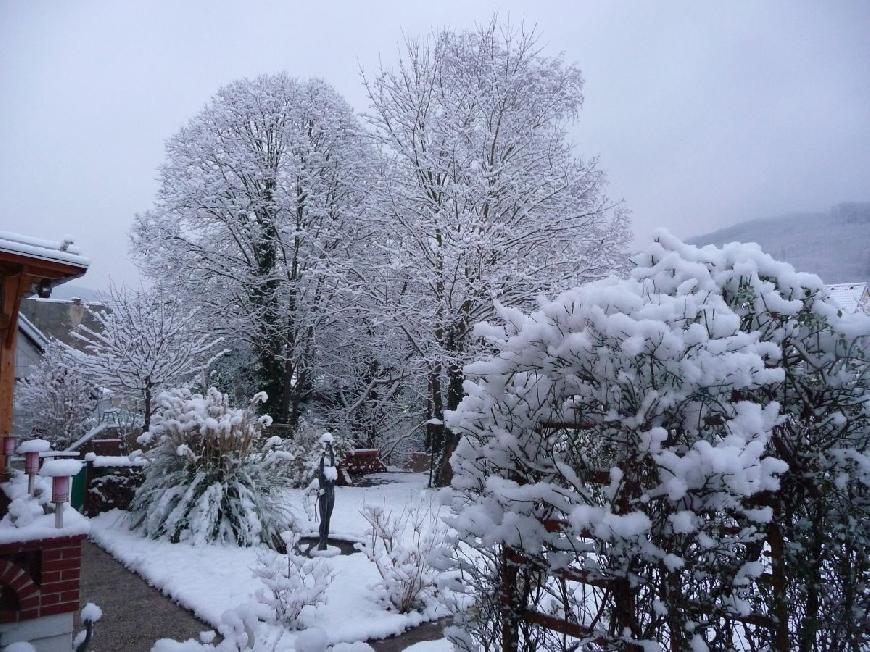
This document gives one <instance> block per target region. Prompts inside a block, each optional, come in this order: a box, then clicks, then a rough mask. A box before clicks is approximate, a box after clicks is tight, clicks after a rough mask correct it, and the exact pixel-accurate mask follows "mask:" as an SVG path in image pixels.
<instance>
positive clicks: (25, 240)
mask: <svg viewBox="0 0 870 652" xmlns="http://www.w3.org/2000/svg"><path fill="white" fill-rule="evenodd" d="M0 252H3V253H8V254H13V255H18V256H26V257H27V258H36V259H38V260H49V261H52V262H56V263H63V264H66V265H73V266H75V267H81V268H87V267H88V266H89V265H90V264H91V261H90V260H88V259H87V258H85V257H84V256H82V255H81V253H80V252H79V250H78V249H77V248H76V247H75V246H73V241H72V239H70V238H64V239H63V240H61V241H60V242H53V241H50V240H39V239H37V238H31V237H29V236H25V235H20V234H18V233H10V232H8V231H0Z"/></svg>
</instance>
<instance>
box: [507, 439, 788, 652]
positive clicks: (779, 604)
mask: <svg viewBox="0 0 870 652" xmlns="http://www.w3.org/2000/svg"><path fill="white" fill-rule="evenodd" d="M592 427H593V424H591V423H588V422H577V423H575V422H546V423H542V424H539V426H538V427H537V429H536V430H538V431H544V430H557V429H572V430H588V429H591V428H592ZM584 479H586V481H587V482H589V483H590V484H594V485H599V486H604V485H607V484H609V483H610V473H609V472H608V471H606V470H592V471H587V472H584ZM764 498H766V497H762V502H766V501H765V500H764ZM541 523H542V524H543V526H544V527H545V529H546V530H547V531H548V532H559V531H562V529H563V528H564V526H565V525H566V524H565V522H564V521H561V520H559V519H552V518H551V519H542V520H541ZM588 538H594V537H593V535H592V533H588ZM765 542H766V543H767V544H768V546H769V549H770V553H769V554H770V558H771V572H770V573H765V574H764V575H762V576H761V577H760V578H758V581H759V582H760V583H764V584H767V585H769V586H770V587H771V590H772V591H773V594H774V599H773V605H774V611H775V613H774V614H773V616H772V617H768V616H762V615H757V614H753V615H748V616H745V617H740V616H736V615H732V614H729V615H728V617H729V618H730V619H732V620H735V621H738V622H743V623H745V624H750V625H753V626H756V627H761V628H764V629H767V630H768V631H770V632H771V633H772V634H773V638H774V640H773V644H774V647H773V649H774V650H775V651H776V652H787V651H788V649H789V637H788V606H787V605H788V603H787V600H786V592H785V587H786V581H785V565H784V554H785V553H784V542H783V539H782V535H781V533H780V530H779V528H778V526H777V525H776V523H771V524H769V526H768V529H767V532H766V541H765ZM501 557H502V558H501V563H502V574H501V589H500V595H499V599H500V603H501V634H502V641H501V642H502V650H504V651H505V652H508V651H513V650H517V649H518V647H519V643H520V641H519V635H520V625H521V623H528V624H533V625H539V626H541V627H543V628H545V629H548V630H550V631H553V632H556V633H558V634H562V635H564V636H570V637H572V638H586V639H588V638H589V637H591V636H594V635H595V632H594V631H593V630H592V629H591V628H589V627H586V626H584V625H581V624H579V623H576V622H572V621H570V620H568V618H567V614H566V617H565V618H559V617H556V616H552V615H550V614H545V613H542V612H540V611H536V610H534V609H530V608H529V607H528V605H527V604H523V603H522V602H523V596H520V595H519V594H518V591H517V580H518V579H519V575H520V572H521V571H526V572H530V571H531V572H538V573H545V574H546V575H547V576H549V577H552V578H554V579H556V580H558V581H560V582H563V583H564V582H576V583H579V584H584V585H587V586H592V587H594V588H597V589H603V590H605V591H609V592H610V594H611V595H612V596H613V600H614V606H615V610H614V611H615V614H614V616H615V618H616V620H617V622H616V623H615V630H616V631H622V630H623V628H624V627H628V628H629V629H631V624H632V622H633V620H634V614H635V601H634V594H633V591H632V590H631V586H630V583H629V581H628V579H626V578H601V577H594V576H593V575H592V574H591V573H589V572H588V571H583V570H579V569H573V568H562V569H550V568H548V567H547V565H546V563H545V562H543V561H542V560H540V559H536V558H534V557H532V556H530V555H527V554H525V553H523V552H521V551H519V550H517V549H515V548H513V547H511V546H502V552H501ZM594 640H595V642H596V643H599V644H602V645H603V644H607V643H608V642H613V641H609V640H607V639H606V638H605V637H598V638H597V639H594ZM670 647H671V650H673V651H674V652H677V651H680V652H682V650H683V649H684V647H685V641H683V640H682V638H680V637H677V636H674V637H673V638H672V640H671V646H670ZM625 649H628V650H641V649H642V648H641V647H640V646H631V645H627V646H626V647H625Z"/></svg>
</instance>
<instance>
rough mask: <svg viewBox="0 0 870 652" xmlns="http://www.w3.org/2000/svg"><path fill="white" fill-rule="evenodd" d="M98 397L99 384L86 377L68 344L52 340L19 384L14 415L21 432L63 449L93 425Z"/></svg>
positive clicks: (99, 396)
mask: <svg viewBox="0 0 870 652" xmlns="http://www.w3.org/2000/svg"><path fill="white" fill-rule="evenodd" d="M100 398H101V392H100V390H99V388H98V387H97V386H96V385H95V384H94V383H92V382H91V381H90V380H89V379H88V378H86V377H85V375H84V374H83V373H82V371H81V369H80V368H79V366H78V364H77V363H76V361H75V359H74V358H73V356H72V355H71V354H70V351H69V348H68V347H67V346H66V345H64V344H63V343H61V342H58V341H57V340H52V341H51V342H50V343H49V345H48V348H47V349H46V351H45V355H43V356H42V358H41V359H40V361H39V364H38V365H36V367H35V368H34V369H33V371H32V372H31V373H30V374H29V375H28V376H27V378H25V379H23V380H22V381H20V383H19V385H18V389H17V391H16V397H15V400H16V406H15V408H16V412H17V414H16V419H17V420H19V421H20V427H21V430H22V432H27V433H32V434H36V435H39V436H40V437H43V438H44V439H47V440H49V441H50V442H51V443H52V444H53V445H54V446H55V447H56V448H57V449H59V450H63V449H65V448H66V447H67V446H69V445H70V444H71V443H73V442H74V441H76V440H77V439H78V438H79V437H81V436H82V435H84V434H85V433H87V432H88V431H89V430H90V429H91V428H92V427H93V426H94V425H96V423H97V409H98V407H99V403H100Z"/></svg>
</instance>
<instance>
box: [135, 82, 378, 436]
mask: <svg viewBox="0 0 870 652" xmlns="http://www.w3.org/2000/svg"><path fill="white" fill-rule="evenodd" d="M373 152H374V150H373V148H371V147H370V146H369V145H368V144H367V141H366V139H365V137H364V136H363V134H362V130H361V128H360V125H359V124H358V121H357V119H356V117H355V116H354V113H353V111H352V110H351V108H350V106H349V105H348V104H347V102H346V101H345V100H344V99H343V98H342V97H341V96H340V95H339V94H338V93H337V92H336V91H335V90H333V89H332V88H331V87H330V86H329V85H328V84H326V83H324V82H323V81H320V80H297V79H294V78H292V77H289V76H287V75H285V74H279V75H273V76H261V77H258V78H256V79H252V80H240V81H237V82H234V83H232V84H229V85H228V86H225V87H224V88H222V89H220V90H219V91H218V93H217V94H216V95H215V96H214V98H212V100H211V101H210V102H209V103H208V104H207V105H206V107H205V108H204V109H203V110H202V111H201V112H200V113H199V114H198V115H197V116H196V117H194V118H193V119H192V120H191V121H190V122H189V123H188V124H187V125H186V126H185V127H184V128H183V129H181V131H179V132H178V134H176V135H175V136H174V137H173V138H171V139H170V140H169V142H168V144H167V160H166V163H165V164H164V166H163V167H162V168H161V171H160V189H159V192H158V196H157V200H156V202H155V205H154V208H153V210H151V211H150V212H148V213H146V214H144V215H141V216H139V217H138V218H137V221H136V224H135V226H134V230H133V253H134V255H135V256H136V257H137V259H138V260H139V262H140V264H141V266H142V268H143V269H144V271H145V272H146V273H147V274H148V275H149V276H151V277H152V278H153V279H155V281H157V282H159V283H160V284H162V285H166V286H167V287H170V288H172V290H173V292H175V293H177V294H178V295H180V296H183V297H185V299H186V300H187V301H188V302H189V303H190V304H191V305H195V306H199V307H200V308H201V309H202V311H203V314H204V315H207V316H208V319H209V322H210V323H211V324H212V326H213V327H214V328H215V330H216V332H221V333H223V334H225V335H226V336H227V341H228V342H230V343H232V344H233V346H236V344H237V343H239V344H242V345H244V346H241V347H238V348H241V349H244V350H247V351H250V353H251V355H252V358H253V359H252V360H251V362H252V366H253V367H254V371H255V379H256V385H257V386H258V387H259V388H260V389H263V390H265V391H266V392H267V393H268V394H269V397H270V399H269V403H268V404H267V405H266V406H265V408H264V409H266V410H267V411H268V412H269V413H270V414H272V415H273V417H274V418H275V419H276V420H278V421H280V422H286V423H290V424H295V423H296V421H297V420H298V418H299V416H300V414H301V412H302V407H303V405H304V403H305V401H306V400H307V399H308V398H310V396H311V393H312V391H314V388H315V384H316V382H317V380H318V378H319V377H320V375H321V374H320V373H319V371H318V368H317V364H318V351H319V347H322V346H328V343H323V342H321V336H320V333H321V330H322V329H323V328H324V325H326V324H329V323H330V322H331V321H332V320H334V319H336V318H340V311H338V310H336V309H335V295H336V292H337V291H338V288H339V287H340V279H341V278H342V276H343V274H344V267H345V265H346V264H348V261H350V260H353V259H354V257H355V256H356V255H357V253H358V248H359V247H360V243H361V242H362V241H364V240H365V238H366V237H368V235H369V234H368V233H367V231H366V228H367V227H366V224H365V221H364V220H363V219H362V218H363V216H364V213H365V211H364V209H363V207H364V202H365V199H366V194H367V188H366V185H367V183H368V181H367V179H368V178H369V176H370V172H369V167H370V165H371V160H372V159H373Z"/></svg>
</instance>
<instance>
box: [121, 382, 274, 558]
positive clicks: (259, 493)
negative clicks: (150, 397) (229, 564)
mask: <svg viewBox="0 0 870 652" xmlns="http://www.w3.org/2000/svg"><path fill="white" fill-rule="evenodd" d="M263 399H264V397H263V395H262V393H261V394H259V395H257V396H256V397H255V398H254V400H253V401H252V402H251V405H250V406H248V407H247V408H233V407H231V406H230V405H229V399H228V397H227V396H226V395H224V394H221V393H220V392H219V391H217V390H216V389H214V388H212V389H210V390H209V391H208V393H206V394H205V395H204V396H203V395H199V394H192V393H191V392H190V391H189V390H187V389H177V390H173V391H170V392H164V393H162V394H161V395H160V396H159V397H158V408H157V413H156V414H155V417H154V421H153V424H154V425H153V427H152V428H151V430H150V431H149V432H147V433H145V434H144V435H143V436H142V437H140V443H143V444H145V445H153V448H152V449H151V450H150V451H149V452H148V453H147V455H148V457H149V460H150V463H149V464H148V466H146V467H145V470H144V473H145V480H144V482H143V483H142V485H141V486H140V487H139V489H138V490H137V491H136V495H135V496H134V498H133V502H132V503H131V505H130V511H131V517H132V520H133V526H134V527H135V528H138V529H140V530H141V531H143V532H144V533H145V534H146V535H148V536H150V537H153V538H163V537H165V538H168V539H169V540H170V541H173V542H178V541H190V542H192V543H194V544H198V543H205V542H223V543H236V544H239V545H253V544H255V543H259V542H262V543H266V544H268V545H275V544H277V543H278V538H277V537H278V533H279V532H281V531H282V530H285V529H287V527H288V526H289V524H290V520H291V515H290V513H289V511H288V508H287V507H286V505H285V504H284V503H283V501H282V500H281V497H280V495H279V493H278V492H279V491H280V489H282V488H283V487H285V486H286V483H287V468H286V465H285V464H283V463H282V460H281V458H280V454H279V451H277V450H276V448H275V446H274V445H273V443H271V442H270V441H269V440H267V439H266V438H265V437H264V436H263V426H264V424H265V423H267V419H268V417H259V416H258V415H257V414H256V412H255V410H254V407H255V404H256V403H257V402H259V401H261V400H263Z"/></svg>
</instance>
